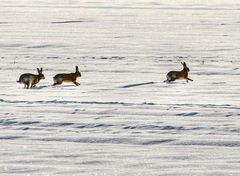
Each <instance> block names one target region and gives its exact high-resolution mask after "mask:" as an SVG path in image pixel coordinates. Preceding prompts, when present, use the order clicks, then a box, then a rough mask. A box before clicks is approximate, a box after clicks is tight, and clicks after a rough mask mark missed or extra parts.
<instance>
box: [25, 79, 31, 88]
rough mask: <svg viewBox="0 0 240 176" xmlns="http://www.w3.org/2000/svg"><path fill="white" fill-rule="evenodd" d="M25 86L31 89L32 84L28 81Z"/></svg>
mask: <svg viewBox="0 0 240 176" xmlns="http://www.w3.org/2000/svg"><path fill="white" fill-rule="evenodd" d="M25 86H26V87H25ZM25 86H24V88H27V89H29V87H30V82H29V81H28V82H27V83H26V84H25Z"/></svg>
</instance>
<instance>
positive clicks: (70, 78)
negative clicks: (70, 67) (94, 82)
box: [53, 66, 82, 86]
mask: <svg viewBox="0 0 240 176" xmlns="http://www.w3.org/2000/svg"><path fill="white" fill-rule="evenodd" d="M81 76H82V75H81V73H80V71H79V69H78V66H76V71H75V73H59V74H57V75H55V76H54V77H53V81H54V83H53V86H55V85H58V84H62V83H63V82H72V83H74V84H75V85H76V86H79V85H80V84H79V83H78V82H77V78H78V77H81Z"/></svg>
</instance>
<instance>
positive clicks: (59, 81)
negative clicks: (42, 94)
mask: <svg viewBox="0 0 240 176" xmlns="http://www.w3.org/2000/svg"><path fill="white" fill-rule="evenodd" d="M53 82H54V83H53V86H56V85H59V84H62V82H63V81H62V80H60V79H56V78H53Z"/></svg>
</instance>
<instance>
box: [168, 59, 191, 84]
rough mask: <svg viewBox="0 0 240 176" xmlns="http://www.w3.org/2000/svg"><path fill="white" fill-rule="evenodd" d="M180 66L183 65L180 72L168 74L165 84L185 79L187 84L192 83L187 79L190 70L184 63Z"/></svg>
mask: <svg viewBox="0 0 240 176" xmlns="http://www.w3.org/2000/svg"><path fill="white" fill-rule="evenodd" d="M181 64H182V65H183V69H182V71H170V72H168V74H167V80H166V82H171V81H175V80H177V79H186V81H187V82H188V80H190V81H193V80H192V79H190V78H189V77H188V72H189V71H190V69H189V68H188V67H187V64H186V63H185V62H182V63H181Z"/></svg>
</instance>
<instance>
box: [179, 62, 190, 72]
mask: <svg viewBox="0 0 240 176" xmlns="http://www.w3.org/2000/svg"><path fill="white" fill-rule="evenodd" d="M181 64H182V65H183V70H186V71H187V72H190V69H189V68H188V67H187V64H186V62H181Z"/></svg>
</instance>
